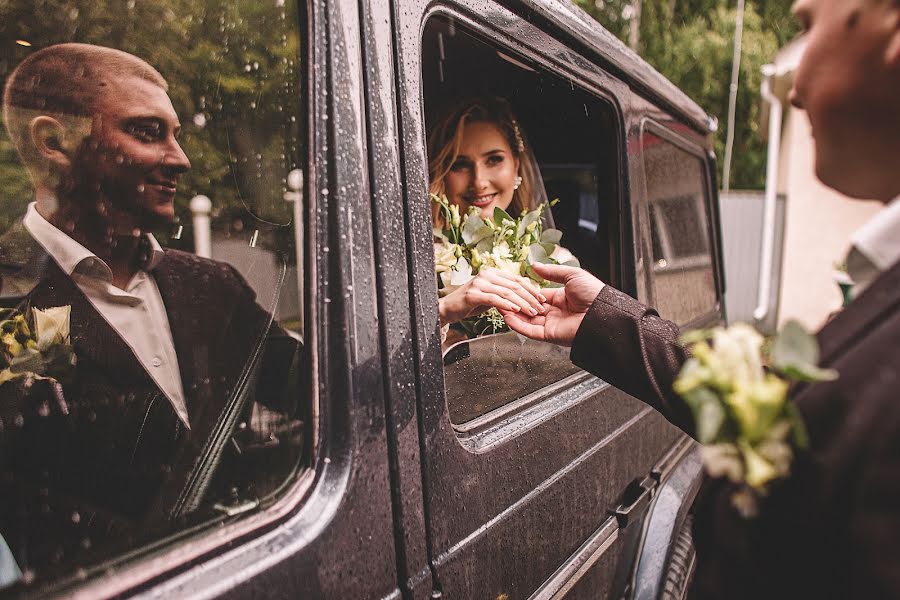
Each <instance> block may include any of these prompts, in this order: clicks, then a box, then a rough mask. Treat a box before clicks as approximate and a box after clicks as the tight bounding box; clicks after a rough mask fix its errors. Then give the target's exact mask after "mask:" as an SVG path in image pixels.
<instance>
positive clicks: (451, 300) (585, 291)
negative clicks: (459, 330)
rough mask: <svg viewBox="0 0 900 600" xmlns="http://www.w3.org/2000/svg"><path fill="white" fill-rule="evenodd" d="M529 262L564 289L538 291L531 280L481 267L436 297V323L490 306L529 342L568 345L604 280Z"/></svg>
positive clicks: (475, 312)
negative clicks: (468, 279) (437, 318)
mask: <svg viewBox="0 0 900 600" xmlns="http://www.w3.org/2000/svg"><path fill="white" fill-rule="evenodd" d="M532 266H533V268H534V270H535V272H536V273H537V274H538V275H540V276H541V277H543V278H544V279H546V280H548V281H553V282H555V283H559V284H562V285H563V287H559V288H543V289H540V288H538V287H537V285H535V283H534V282H533V281H531V280H530V279H527V278H524V277H518V276H516V275H511V274H509V273H506V272H504V271H501V270H499V269H484V270H483V271H481V272H480V273H479V274H478V275H477V276H476V277H474V278H472V279H471V280H470V281H468V282H467V283H466V284H464V285H462V286H460V287H459V288H457V289H456V290H454V291H453V292H451V293H450V294H448V295H447V296H445V297H444V298H441V302H440V316H441V322H442V323H454V322H456V321H459V320H461V319H464V318H466V317H469V316H472V315H477V314H481V313H482V312H484V311H486V310H487V309H489V308H491V307H494V308H496V309H497V310H499V311H500V314H501V315H503V319H504V320H505V321H506V324H507V325H508V326H509V328H510V329H512V330H513V331H516V332H518V333H520V334H522V335H524V336H526V337H529V338H532V339H534V340H538V341H543V342H550V343H553V344H558V345H560V346H571V345H572V340H573V339H574V338H575V333H576V332H577V331H578V328H579V327H580V326H581V322H582V321H583V320H584V316H585V315H586V314H587V311H588V309H589V308H590V307H591V304H593V302H594V299H595V298H596V297H597V294H599V293H600V291H601V290H602V289H603V287H604V285H605V284H604V283H603V282H602V281H600V280H599V279H597V278H596V277H594V276H593V275H591V274H590V273H588V272H587V271H585V270H584V269H580V268H577V267H567V266H563V265H545V264H534V265H532Z"/></svg>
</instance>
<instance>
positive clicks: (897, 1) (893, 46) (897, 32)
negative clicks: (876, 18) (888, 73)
mask: <svg viewBox="0 0 900 600" xmlns="http://www.w3.org/2000/svg"><path fill="white" fill-rule="evenodd" d="M890 5H891V6H890V7H889V8H888V10H887V15H886V18H887V22H886V24H885V25H886V27H887V29H888V43H887V45H886V47H885V51H884V60H885V63H886V64H887V65H888V68H890V69H891V70H893V71H894V72H895V74H896V75H897V77H900V0H891V1H890Z"/></svg>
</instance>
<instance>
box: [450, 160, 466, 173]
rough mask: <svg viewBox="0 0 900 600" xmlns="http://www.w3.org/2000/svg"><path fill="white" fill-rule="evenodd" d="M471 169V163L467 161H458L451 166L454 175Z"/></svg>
mask: <svg viewBox="0 0 900 600" xmlns="http://www.w3.org/2000/svg"><path fill="white" fill-rule="evenodd" d="M468 168H469V161H467V160H457V161H456V162H454V163H453V164H452V165H450V170H451V171H453V172H454V173H458V172H459V171H463V170H465V169H468Z"/></svg>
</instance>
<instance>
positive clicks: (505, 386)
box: [422, 18, 620, 432]
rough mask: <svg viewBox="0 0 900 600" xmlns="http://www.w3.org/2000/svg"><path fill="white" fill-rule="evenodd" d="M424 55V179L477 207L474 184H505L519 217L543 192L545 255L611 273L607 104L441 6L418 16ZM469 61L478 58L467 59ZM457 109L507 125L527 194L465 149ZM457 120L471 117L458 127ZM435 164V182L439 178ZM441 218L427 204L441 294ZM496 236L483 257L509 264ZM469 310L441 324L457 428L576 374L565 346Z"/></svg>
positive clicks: (613, 199)
mask: <svg viewBox="0 0 900 600" xmlns="http://www.w3.org/2000/svg"><path fill="white" fill-rule="evenodd" d="M422 64H423V84H424V85H423V88H424V89H423V93H424V107H425V115H426V129H427V130H428V131H427V138H428V139H427V142H428V151H429V161H430V162H431V163H432V164H431V172H432V182H431V184H432V185H431V188H432V189H431V191H432V192H433V193H436V194H440V193H443V194H445V195H446V196H447V201H448V203H449V204H451V205H455V206H456V207H457V208H458V209H459V210H460V213H461V216H465V214H466V212H467V211H468V210H469V208H470V207H476V208H478V211H482V209H481V208H480V207H479V205H478V203H479V202H481V203H482V204H484V202H486V201H484V202H482V201H481V200H472V201H470V199H471V198H473V197H475V196H477V195H478V193H481V192H479V191H478V190H482V188H483V193H482V196H485V197H489V196H490V195H491V194H496V195H497V196H498V197H500V196H501V195H502V194H503V193H505V192H504V190H506V192H509V193H513V196H512V200H510V201H509V203H508V204H507V205H506V206H505V209H506V210H508V211H509V213H508V214H509V216H510V217H512V218H513V219H516V218H523V215H524V214H525V213H526V212H527V211H528V210H533V209H534V208H535V207H536V206H538V205H539V204H541V203H542V202H544V203H549V204H550V206H549V207H548V208H546V209H545V210H544V212H543V213H542V215H541V223H540V225H541V227H542V231H543V230H549V229H554V230H557V231H558V232H559V233H561V238H560V239H559V248H558V249H556V250H554V251H553V254H552V256H553V257H554V258H555V259H556V260H558V262H560V263H564V262H569V263H572V264H574V262H575V261H577V263H579V264H581V265H582V266H583V267H585V268H587V269H588V270H590V271H592V272H594V273H595V274H597V275H598V276H599V277H601V278H602V279H604V280H605V281H614V282H617V281H618V276H619V274H618V272H617V269H616V268H615V267H614V265H616V264H618V256H619V251H620V249H619V245H618V239H619V233H618V232H619V231H620V219H619V206H620V205H619V199H618V198H619V196H618V194H619V184H618V178H619V169H618V161H619V150H618V139H619V136H618V129H617V119H616V113H615V111H614V109H613V108H612V105H611V104H610V103H609V102H608V101H606V100H604V99H603V98H601V97H599V96H597V95H595V94H592V93H588V92H586V91H585V90H582V89H580V88H577V87H575V86H574V85H573V84H572V82H571V81H570V80H568V79H565V78H563V77H560V76H558V75H556V74H554V73H552V72H550V71H548V70H546V69H545V68H543V67H542V66H540V65H537V64H534V63H530V62H528V61H527V60H526V59H524V58H522V57H519V56H517V55H515V54H514V53H513V52H512V51H511V50H509V49H507V48H504V47H501V46H499V45H497V44H496V43H494V42H492V41H489V40H487V39H486V38H482V37H479V36H478V35H477V34H475V33H473V32H469V31H467V30H466V29H465V28H463V27H461V26H460V25H459V24H458V23H454V22H451V21H448V20H445V19H443V18H433V19H431V20H430V21H429V22H428V23H427V24H426V27H425V34H424V38H423V61H422ZM472 64H478V65H479V69H478V70H476V71H473V70H472V69H471V68H470V66H471V65H472ZM533 90H539V91H540V93H532V91H533ZM472 107H477V108H472ZM460 111H462V112H465V113H466V114H468V115H473V116H471V117H467V118H470V119H471V121H472V122H473V123H475V124H476V125H475V126H476V127H477V126H479V124H480V125H485V124H487V125H488V127H487V129H491V128H493V130H494V131H501V132H505V133H503V134H502V135H504V136H506V137H505V139H506V141H505V142H502V139H504V138H502V137H501V138H498V139H499V140H501V142H500V144H501V145H504V144H505V145H504V147H505V148H507V151H509V152H512V151H513V149H514V148H515V149H516V152H514V153H513V154H514V155H515V161H516V163H515V164H516V165H517V171H516V173H517V174H518V176H519V177H520V178H521V179H523V180H524V183H523V182H522V181H519V183H518V185H522V186H523V187H522V188H521V189H528V193H527V194H522V192H521V191H520V188H519V187H515V188H514V191H513V192H510V189H511V188H509V185H510V184H509V182H505V180H503V179H502V177H503V176H502V175H495V174H494V173H498V172H499V169H500V168H499V167H498V168H497V171H491V170H490V169H492V168H493V167H492V166H491V163H490V162H488V161H487V160H481V159H478V158H477V157H474V158H473V157H470V156H468V155H467V154H464V153H465V152H466V151H467V150H466V148H468V147H469V146H468V144H469V143H470V142H469V141H468V140H470V139H471V138H467V137H466V136H467V134H465V133H459V135H458V136H457V137H454V136H456V135H457V134H456V133H455V132H456V131H461V129H460V127H459V126H458V124H457V123H458V121H454V120H453V119H454V118H455V117H454V116H453V115H455V114H460ZM473 111H474V112H473ZM497 114H502V115H503V116H502V117H497V116H496V115H497ZM492 115H493V116H492ZM491 119H494V120H493V121H491ZM454 128H455V129H454ZM466 128H468V125H465V126H463V128H462V129H466ZM473 135H475V134H473ZM441 140H445V141H447V143H444V142H443V141H441ZM459 140H461V142H460V145H459V148H460V150H459V151H458V152H457V154H458V156H457V157H456V159H455V161H449V160H448V168H446V169H443V170H442V167H441V166H440V165H438V164H437V163H436V162H435V157H441V156H443V155H445V154H446V153H447V152H453V151H454V150H453V148H454V147H455V146H454V145H453V144H455V143H457V142H458V141H459ZM473 143H475V144H477V143H479V142H478V141H477V139H476V141H475V142H473ZM495 145H496V144H495ZM472 152H475V153H476V154H477V152H476V151H475V150H473V151H472ZM450 162H453V165H450V164H449V163H450ZM481 163H484V164H483V165H482V164H481ZM482 169H483V170H482ZM445 173H446V174H445ZM516 173H512V175H516ZM438 175H439V177H440V180H441V181H442V183H441V185H440V186H438V187H436V186H435V185H434V183H435V181H437V180H438ZM466 177H468V178H469V179H466ZM511 185H517V184H515V183H513V184H511ZM504 186H506V187H504ZM438 188H439V189H438ZM423 201H427V199H423ZM491 206H493V205H491ZM489 210H493V209H492V208H491V209H489ZM479 214H481V216H482V217H485V218H487V217H488V216H489V215H486V214H484V213H483V212H479ZM491 214H495V213H491ZM442 219H443V217H441V216H440V214H437V213H436V216H435V221H434V225H435V226H436V228H437V231H438V234H437V236H438V237H437V238H436V248H437V250H436V252H437V254H436V269H437V270H438V271H440V272H441V273H439V275H438V276H437V277H436V278H435V280H436V283H437V285H438V288H439V290H438V295H439V298H440V299H439V301H440V302H448V300H447V299H446V298H448V297H449V296H448V295H449V294H450V293H453V291H454V290H455V289H456V284H453V283H451V278H450V273H449V272H448V270H447V269H450V270H451V271H454V269H455V267H454V266H453V265H450V263H456V261H457V260H458V259H457V257H456V256H455V255H454V256H453V257H452V259H451V258H450V255H449V254H447V252H446V251H447V248H448V246H447V243H446V239H445V238H444V237H442V235H443V233H442V232H444V231H445V226H446V222H445V221H443V220H442ZM554 239H555V238H554ZM493 248H494V250H493V251H492V253H490V254H491V256H488V257H486V258H485V260H486V261H487V263H486V264H497V265H501V266H503V265H505V267H510V265H509V264H507V263H506V262H504V261H503V260H499V262H497V257H498V256H499V257H500V259H502V258H503V256H505V254H503V252H505V251H506V246H503V247H502V248H501V249H500V250H497V245H496V244H495V245H494V246H493ZM551 250H552V248H551ZM501 254H503V256H501ZM491 257H493V258H491ZM476 260H478V259H476ZM492 260H494V261H495V262H494V263H491V261H492ZM448 261H449V262H448ZM511 268H515V266H513V267H511ZM454 272H455V271H454ZM518 272H519V273H520V272H521V271H520V270H519V271H518ZM458 281H461V279H459V280H458ZM470 317H476V318H477V315H470ZM472 321H473V318H467V319H465V320H463V321H457V322H453V323H449V324H447V325H446V327H445V329H446V330H447V331H445V337H444V342H443V350H444V381H445V389H446V394H447V404H448V408H449V414H450V419H451V421H452V423H453V424H454V425H455V426H456V427H457V431H458V432H462V431H468V430H470V429H471V427H472V423H476V422H483V421H485V420H490V419H491V418H493V417H492V416H495V417H497V418H499V417H500V416H503V415H507V414H508V413H509V412H510V410H515V409H516V407H524V406H526V405H528V404H530V403H531V402H532V401H535V400H537V399H540V398H542V397H543V392H542V390H545V389H546V388H547V387H548V386H555V385H556V384H558V383H559V382H564V381H568V380H569V379H570V378H573V377H574V378H575V379H571V381H572V382H573V384H574V382H575V381H576V379H578V377H579V373H580V370H579V369H577V368H576V367H574V366H573V365H572V363H571V361H570V360H569V357H568V351H567V350H565V349H561V348H556V347H554V346H550V345H547V344H541V343H538V342H534V341H531V340H527V339H525V338H524V337H521V336H518V335H517V334H515V333H512V332H509V331H508V330H507V329H505V328H503V327H495V328H492V327H486V326H485V324H484V323H485V319H484V318H481V319H478V320H477V322H476V324H475V325H474V326H473V325H472V324H471V323H472Z"/></svg>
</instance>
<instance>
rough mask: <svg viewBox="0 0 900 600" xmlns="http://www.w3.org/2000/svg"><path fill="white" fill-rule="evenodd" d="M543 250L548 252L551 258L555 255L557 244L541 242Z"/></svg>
mask: <svg viewBox="0 0 900 600" xmlns="http://www.w3.org/2000/svg"><path fill="white" fill-rule="evenodd" d="M541 248H543V249H544V252H546V253H547V256H548V257H549V256H550V255H551V254H553V251H554V250H556V244H546V243H544V242H541Z"/></svg>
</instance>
